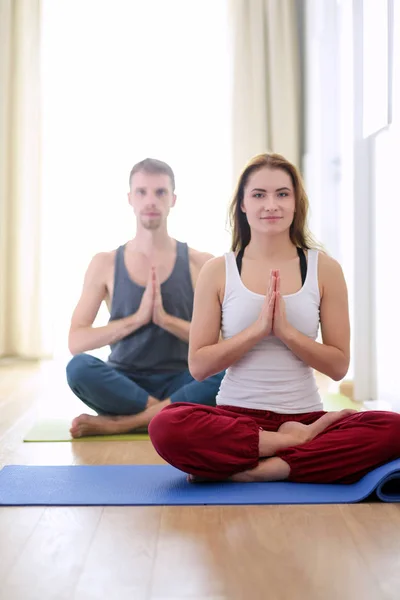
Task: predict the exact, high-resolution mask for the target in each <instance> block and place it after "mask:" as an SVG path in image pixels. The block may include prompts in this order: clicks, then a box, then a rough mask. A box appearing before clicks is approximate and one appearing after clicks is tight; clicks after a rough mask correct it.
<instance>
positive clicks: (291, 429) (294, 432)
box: [278, 408, 358, 446]
mask: <svg viewBox="0 0 400 600" xmlns="http://www.w3.org/2000/svg"><path fill="white" fill-rule="evenodd" d="M356 412H358V411H356V410H353V409H351V408H346V409H344V410H339V411H333V412H328V413H326V414H325V415H323V416H322V417H320V418H319V419H318V420H317V421H315V423H312V424H311V425H303V423H298V422H297V421H287V422H286V423H283V425H281V426H280V427H279V429H278V431H279V433H284V434H287V435H290V436H291V437H292V438H293V442H294V443H293V446H296V445H300V444H305V443H306V442H309V441H310V440H312V439H314V438H315V437H316V436H317V435H319V434H320V433H322V432H323V431H324V429H326V428H327V427H329V425H332V424H333V423H336V421H339V420H340V419H343V418H344V417H348V416H349V415H352V414H354V413H356Z"/></svg>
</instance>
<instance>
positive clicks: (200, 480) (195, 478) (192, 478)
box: [186, 475, 215, 483]
mask: <svg viewBox="0 0 400 600" xmlns="http://www.w3.org/2000/svg"><path fill="white" fill-rule="evenodd" d="M186 479H187V481H188V482H189V483H209V482H211V481H212V480H211V479H207V477H200V476H199V475H188V476H187V477H186ZM214 483H215V481H214Z"/></svg>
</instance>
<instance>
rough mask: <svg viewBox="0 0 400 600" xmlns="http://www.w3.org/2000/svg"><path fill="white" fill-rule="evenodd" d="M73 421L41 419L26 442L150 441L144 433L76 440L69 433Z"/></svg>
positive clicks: (30, 432)
mask: <svg viewBox="0 0 400 600" xmlns="http://www.w3.org/2000/svg"><path fill="white" fill-rule="evenodd" d="M71 421H72V419H40V420H39V421H37V422H36V423H35V424H34V425H33V427H32V428H31V429H30V430H29V431H28V433H27V434H26V435H25V437H24V442H98V441H102V442H104V441H114V442H121V441H128V440H129V441H139V440H149V439H150V438H149V435H148V433H146V432H143V431H141V432H138V433H120V434H117V435H91V436H88V437H80V438H77V439H74V438H72V437H71V434H70V432H69V429H70V427H71Z"/></svg>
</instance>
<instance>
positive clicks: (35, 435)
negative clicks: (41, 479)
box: [24, 394, 361, 442]
mask: <svg viewBox="0 0 400 600" xmlns="http://www.w3.org/2000/svg"><path fill="white" fill-rule="evenodd" d="M323 402H324V409H325V410H342V409H343V408H354V409H356V410H360V408H361V407H360V405H359V404H357V403H356V402H353V401H352V400H350V399H349V398H347V397H346V396H342V395H341V394H326V395H325V396H324V397H323ZM71 421H72V419H40V420H39V421H37V423H35V425H34V426H33V427H32V429H30V430H29V431H28V433H27V434H26V435H25V437H24V442H96V441H103V442H104V441H115V442H118V441H139V440H149V439H150V438H149V435H148V433H147V432H145V431H140V432H138V433H122V434H118V435H91V436H88V437H81V438H77V439H74V438H72V437H71V434H70V432H69V428H70V427H71Z"/></svg>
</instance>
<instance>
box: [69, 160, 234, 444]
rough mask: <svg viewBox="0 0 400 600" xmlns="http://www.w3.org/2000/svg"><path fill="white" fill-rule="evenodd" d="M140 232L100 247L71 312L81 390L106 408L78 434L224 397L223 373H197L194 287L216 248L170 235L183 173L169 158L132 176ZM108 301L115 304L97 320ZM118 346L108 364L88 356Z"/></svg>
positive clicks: (127, 426)
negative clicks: (107, 248)
mask: <svg viewBox="0 0 400 600" xmlns="http://www.w3.org/2000/svg"><path fill="white" fill-rule="evenodd" d="M129 188H130V191H129V194H128V200H129V204H130V205H131V207H132V208H133V212H134V214H135V217H136V222H137V231H136V236H135V237H134V238H133V239H132V240H130V241H129V242H127V243H126V244H125V245H123V246H120V247H119V248H118V249H117V250H114V251H112V252H102V253H100V254H97V255H96V256H95V257H94V258H93V259H92V261H91V263H90V265H89V267H88V269H87V272H86V275H85V279H84V284H83V289H82V294H81V297H80V299H79V302H78V304H77V306H76V308H75V311H74V313H73V316H72V320H71V326H70V332H69V341H68V345H69V349H70V351H71V353H72V354H73V355H74V357H73V358H72V359H71V361H70V362H69V364H68V366H67V380H68V383H69V386H70V387H71V389H72V391H73V392H74V393H75V394H76V395H77V396H78V397H79V398H80V399H81V400H82V401H83V402H84V403H85V404H86V405H87V406H89V407H90V408H92V409H93V410H94V411H95V412H97V413H98V415H97V416H94V415H86V414H83V415H80V416H79V417H77V418H76V419H74V420H73V422H72V427H71V435H72V436H73V437H75V438H78V437H81V436H87V435H99V434H115V433H124V432H129V431H133V430H136V429H140V428H143V427H146V426H147V425H148V424H149V422H150V420H151V419H152V417H153V416H154V415H155V414H156V413H158V412H159V411H160V410H161V409H162V408H163V407H165V406H167V405H168V404H170V403H171V402H192V403H196V404H208V405H215V397H216V395H217V392H218V390H219V385H220V382H221V380H222V377H223V373H220V374H218V375H214V376H213V377H210V378H209V379H207V380H205V381H203V382H197V381H195V380H194V379H193V378H192V377H191V375H190V373H189V371H188V340H189V328H190V320H191V316H192V309H193V290H194V286H195V284H196V280H197V276H198V274H199V271H200V269H201V268H202V266H203V265H204V263H205V262H206V261H207V260H209V259H210V258H212V255H210V254H207V253H204V252H198V251H197V250H193V249H192V248H188V246H187V244H184V243H182V242H178V241H176V240H174V239H172V238H171V237H170V236H169V235H168V230H167V219H168V215H169V212H170V209H171V208H172V207H173V206H174V205H175V202H176V195H175V192H174V191H175V178H174V174H173V171H172V169H171V168H170V167H169V166H168V165H167V164H166V163H164V162H161V161H158V160H154V159H149V158H148V159H145V160H143V161H142V162H140V163H138V164H136V165H135V166H134V167H133V169H132V171H131V173H130V177H129ZM103 300H105V301H106V303H107V306H108V309H109V311H110V320H109V323H108V324H107V325H105V326H104V327H93V323H94V320H95V318H96V315H97V313H98V310H99V308H100V306H101V303H102V302H103ZM107 345H110V347H111V354H110V356H109V358H108V362H107V363H105V362H103V361H101V360H100V359H98V358H96V357H94V356H91V355H89V354H84V353H85V352H87V351H89V350H93V349H95V348H101V347H103V346H107Z"/></svg>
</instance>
